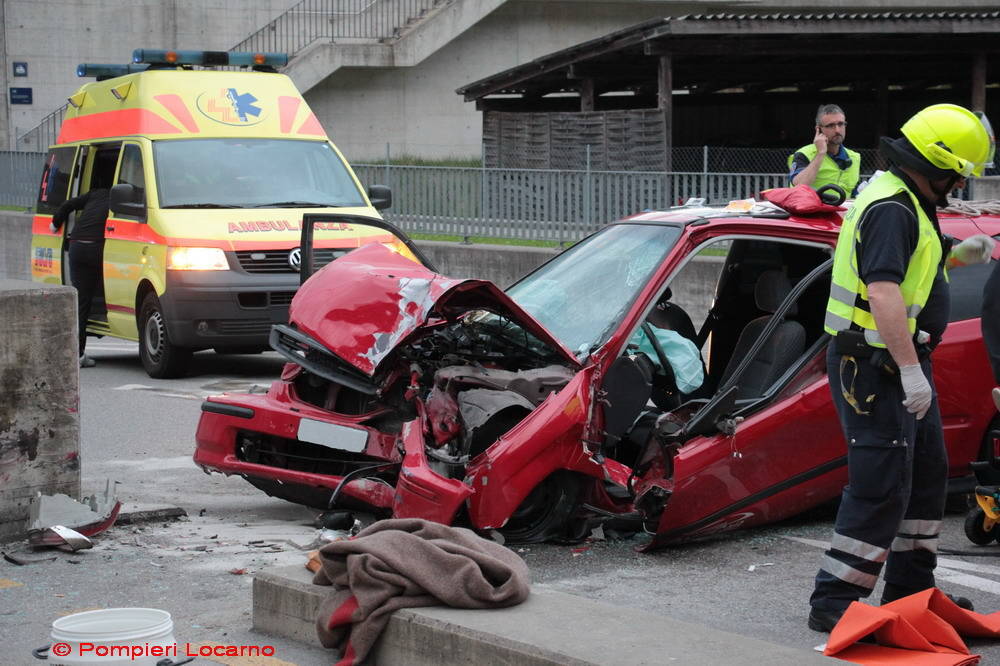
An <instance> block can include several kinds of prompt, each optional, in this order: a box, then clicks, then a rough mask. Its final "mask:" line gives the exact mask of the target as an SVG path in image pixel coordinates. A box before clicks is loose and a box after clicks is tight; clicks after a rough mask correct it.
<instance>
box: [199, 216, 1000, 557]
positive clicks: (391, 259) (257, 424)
mask: <svg viewBox="0 0 1000 666" xmlns="http://www.w3.org/2000/svg"><path fill="white" fill-rule="evenodd" d="M316 221H328V218H327V217H324V216H307V221H306V224H304V234H303V237H304V238H303V240H304V242H303V255H304V257H303V263H304V265H307V266H308V265H311V264H310V263H309V261H308V260H307V257H306V255H309V254H311V253H310V252H309V249H308V247H309V239H308V238H307V234H306V231H307V230H308V229H310V228H311V226H312V224H313V223H315V222H316ZM337 221H344V219H343V218H342V216H341V217H338V218H337ZM347 221H348V222H349V223H352V224H357V223H362V224H373V225H375V226H379V225H382V226H383V228H385V227H391V225H386V224H385V223H383V222H381V221H373V220H366V219H364V218H353V219H351V220H347ZM941 226H942V230H943V231H944V232H945V233H947V234H950V235H952V236H955V237H956V238H959V239H961V238H965V237H967V236H970V235H972V234H976V233H983V232H985V233H988V234H992V235H997V234H1000V216H990V215H980V216H964V215H956V214H943V215H942V217H941ZM838 229H839V218H838V217H837V216H836V214H833V215H832V216H831V215H829V214H828V215H827V216H826V217H797V216H793V215H790V214H789V213H787V212H786V211H784V210H782V209H780V208H777V207H775V206H773V205H770V204H764V205H757V206H755V207H754V208H753V209H752V210H750V211H746V212H739V211H729V210H726V209H721V208H693V207H691V208H687V207H682V208H677V209H673V210H671V211H667V212H648V213H643V214H640V215H636V216H633V217H630V218H628V219H625V220H622V221H620V222H617V223H614V224H611V225H609V226H607V227H605V228H604V229H602V230H600V231H599V232H597V233H595V234H593V235H591V236H589V237H588V238H586V239H584V240H583V241H581V242H579V243H577V244H576V245H574V246H573V247H571V248H569V249H568V250H566V251H565V252H563V253H561V254H559V255H557V256H555V257H554V258H553V259H551V260H550V261H549V262H547V263H546V264H544V265H543V266H541V267H540V268H538V269H537V270H535V271H534V272H532V273H530V274H529V275H527V276H526V277H524V278H522V279H521V280H520V281H519V282H517V283H516V284H515V285H513V286H512V287H510V288H509V289H507V290H506V291H502V290H500V289H498V288H497V287H496V286H495V285H493V284H492V283H490V282H487V281H483V280H471V279H468V280H466V279H452V278H448V277H444V276H441V275H438V274H436V273H435V272H434V271H433V270H432V269H431V268H429V267H428V264H427V263H426V262H423V263H420V262H418V261H415V260H413V259H411V258H409V257H407V256H404V255H403V254H400V253H399V252H398V251H395V250H393V249H390V248H388V247H386V246H384V245H382V244H372V245H368V246H365V247H362V248H359V249H357V250H354V251H352V252H350V253H349V254H347V255H346V256H343V257H341V258H339V259H337V260H336V261H333V262H331V263H329V264H327V265H326V266H324V267H323V268H321V269H320V270H318V271H317V272H316V273H315V274H314V275H313V276H312V277H311V278H310V279H308V280H307V281H306V282H305V283H304V284H303V285H302V286H301V288H300V289H299V291H298V293H297V294H296V295H295V298H294V300H293V301H292V304H291V309H290V322H289V323H288V324H287V325H282V326H275V327H274V330H273V331H272V335H271V344H272V347H273V348H274V349H276V350H277V351H278V352H280V353H281V354H283V355H284V356H285V357H287V358H288V360H289V362H288V363H287V364H286V365H285V367H284V369H283V371H282V374H281V378H280V379H279V380H277V381H275V382H274V383H273V384H272V385H271V387H270V390H269V391H268V392H267V394H266V395H261V394H249V395H243V394H226V395H221V396H217V397H212V398H209V399H208V400H207V401H206V402H205V403H204V404H203V405H202V410H203V413H202V417H201V422H200V424H199V427H198V433H197V450H196V452H195V456H194V458H195V462H196V463H197V464H198V465H200V466H201V467H202V468H203V469H204V470H205V471H216V472H222V473H225V474H239V475H241V476H243V477H244V478H245V479H246V480H247V481H249V482H250V483H252V484H253V485H255V486H256V487H258V488H260V489H262V490H263V491H265V492H266V493H268V494H269V495H273V496H275V497H280V498H283V499H286V500H290V501H292V502H297V503H301V504H305V505H308V506H312V507H317V508H322V509H328V508H332V509H343V510H349V511H363V512H367V513H370V514H374V515H375V516H377V517H420V518H426V519H429V520H435V521H439V522H442V523H446V524H451V523H456V524H462V525H468V526H471V527H473V528H475V529H480V530H487V529H495V530H498V531H499V532H500V533H501V534H503V535H504V536H505V537H506V538H507V540H508V541H512V542H532V541H541V540H545V539H560V538H570V539H572V538H578V537H579V536H581V535H583V534H586V533H587V532H588V531H589V529H590V528H592V527H593V526H595V525H596V524H600V523H602V522H605V523H606V524H607V525H608V526H610V527H615V528H618V529H620V530H631V531H638V530H644V531H646V532H648V533H649V534H651V535H653V539H652V541H651V542H650V544H649V545H650V546H651V547H652V546H658V545H662V544H665V543H668V542H671V541H675V540H680V539H687V538H692V537H696V536H701V535H706V534H710V533H713V532H719V531H723V530H732V529H736V528H741V527H748V526H751V525H756V524H761V523H766V522H770V521H775V520H779V519H781V518H785V517H788V516H791V515H793V514H795V513H798V512H801V511H803V510H805V509H808V508H810V507H813V506H815V505H818V504H820V503H823V502H826V501H828V500H830V499H832V498H835V497H837V496H838V495H839V493H840V490H841V488H842V486H843V485H844V483H845V482H846V478H847V469H846V455H845V454H846V451H845V445H844V441H843V437H842V434H841V430H840V426H839V424H838V422H837V418H836V415H835V413H834V409H833V405H832V402H831V398H830V392H829V388H828V385H827V378H826V373H825V362H824V350H825V347H826V344H827V340H828V337H827V336H826V335H825V334H824V332H823V317H824V312H825V309H826V302H827V296H828V292H829V284H830V267H831V264H832V260H831V257H832V252H833V247H834V245H835V243H836V239H837V232H838ZM397 233H398V232H397ZM404 242H406V243H408V244H409V242H408V241H404ZM409 245H410V247H411V248H412V244H409ZM413 250H414V255H415V256H417V257H419V251H417V250H416V249H415V248H413ZM989 271H990V267H989V266H972V267H966V268H960V269H957V270H953V271H951V285H952V290H951V291H952V306H951V321H950V324H949V326H948V329H947V331H946V333H945V335H944V340H943V342H942V343H941V345H940V346H939V347H938V349H937V351H936V352H935V380H936V385H937V390H938V392H939V400H940V407H941V416H942V419H943V423H944V430H945V439H946V441H947V446H948V451H949V454H950V465H951V476H952V477H953V479H952V480H953V481H954V482H955V483H954V484H953V489H954V490H971V486H972V483H971V478H972V477H971V475H970V468H969V463H970V462H971V461H974V460H977V459H982V458H989V457H992V456H994V455H996V454H997V453H998V448H997V441H996V440H994V438H993V436H992V435H991V434H990V433H991V432H992V430H994V429H996V428H1000V420H998V419H997V416H996V412H995V410H994V408H993V405H992V402H991V400H990V389H991V387H992V385H993V384H992V382H993V380H992V373H991V371H990V367H989V363H988V360H987V356H986V353H985V350H984V348H983V342H982V334H981V331H980V323H979V310H980V301H981V294H982V285H983V283H984V282H985V280H986V278H987V276H988V275H989ZM667 330H669V331H674V332H676V333H677V334H679V336H680V337H682V338H683V339H684V340H686V341H689V342H690V343H693V344H689V343H688V342H684V344H685V345H687V348H688V349H694V350H695V358H698V352H699V351H700V358H698V361H697V363H698V364H701V366H702V367H701V368H696V370H698V372H696V373H694V374H695V375H697V376H698V377H700V381H699V379H698V377H696V378H695V381H694V382H692V381H691V378H690V376H689V377H686V383H684V384H683V386H684V388H683V390H682V389H681V388H680V385H681V382H680V381H679V379H680V375H679V373H678V372H675V370H674V366H675V365H676V363H675V361H674V359H673V358H672V356H671V353H670V352H671V350H670V349H668V348H665V347H664V345H663V344H662V341H663V336H662V335H661V333H662V332H663V331H667ZM674 340H675V341H676V338H674ZM681 342H683V340H682V341H681ZM689 365H690V364H689ZM687 370H690V368H687ZM686 374H687V375H691V373H690V372H687V373H686Z"/></svg>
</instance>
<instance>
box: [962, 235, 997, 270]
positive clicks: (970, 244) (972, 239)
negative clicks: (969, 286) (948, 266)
mask: <svg viewBox="0 0 1000 666" xmlns="http://www.w3.org/2000/svg"><path fill="white" fill-rule="evenodd" d="M994 245H996V241H994V240H993V239H992V238H991V237H990V236H987V235H986V234H976V235H975V236H969V237H968V238H966V239H965V240H964V241H962V242H961V243H959V244H958V245H956V246H955V247H953V248H951V258H952V259H954V263H956V264H957V265H959V266H969V265H971V264H985V263H988V262H989V260H990V255H992V254H993V246H994Z"/></svg>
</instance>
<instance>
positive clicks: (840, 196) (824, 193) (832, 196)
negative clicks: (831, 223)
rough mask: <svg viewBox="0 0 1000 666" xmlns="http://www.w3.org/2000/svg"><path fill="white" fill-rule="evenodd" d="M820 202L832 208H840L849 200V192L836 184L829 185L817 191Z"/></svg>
mask: <svg viewBox="0 0 1000 666" xmlns="http://www.w3.org/2000/svg"><path fill="white" fill-rule="evenodd" d="M816 194H818V195H819V200H820V201H822V202H823V203H825V204H830V205H831V206H839V205H840V204H842V203H844V202H845V201H846V200H847V190H845V189H844V188H842V187H841V186H840V185H837V184H836V183H827V184H826V185H824V186H823V187H821V188H819V189H818V190H816Z"/></svg>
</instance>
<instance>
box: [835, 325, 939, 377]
mask: <svg viewBox="0 0 1000 666" xmlns="http://www.w3.org/2000/svg"><path fill="white" fill-rule="evenodd" d="M833 340H834V350H835V351H836V352H837V353H838V354H840V355H842V356H853V357H854V358H859V359H861V358H866V359H868V362H869V363H871V364H872V366H874V367H876V368H882V369H883V370H885V371H886V372H888V373H890V374H898V373H899V366H898V365H896V361H895V360H893V358H892V354H890V353H889V350H888V349H885V348H884V347H872V346H871V345H870V344H868V343H867V342H866V341H865V334H864V331H858V330H854V329H847V330H844V331H840V332H838V333H837V335H835V336H834V338H833ZM913 347H914V349H915V350H916V352H917V358H918V359H919V360H921V361H923V360H924V359H926V358H928V357H930V355H931V351H932V349H931V346H930V345H928V344H927V343H926V342H917V339H916V336H915V335H914V337H913Z"/></svg>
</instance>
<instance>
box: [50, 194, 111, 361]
mask: <svg viewBox="0 0 1000 666" xmlns="http://www.w3.org/2000/svg"><path fill="white" fill-rule="evenodd" d="M109 194H110V192H109V190H108V189H107V188H104V187H93V188H91V189H90V191H88V192H87V193H85V194H82V195H80V196H78V197H74V198H73V199H69V200H68V201H66V203H64V204H63V205H61V206H59V209H58V210H56V212H55V214H54V215H53V216H52V223H51V224H50V225H49V230H50V231H51V232H52V233H58V232H59V229H60V228H62V226H63V225H64V224H65V223H66V220H67V218H68V217H69V214H70V212H72V211H74V210H79V211H82V212H81V213H80V214H79V215H77V218H76V224H75V225H74V226H73V230H72V231H71V232H70V234H69V277H70V281H71V282H72V283H73V286H74V287H75V288H76V291H77V296H76V298H77V308H78V316H77V320H78V322H79V325H80V333H79V335H80V338H79V340H80V367H81V368H89V367H92V366H94V365H95V363H94V361H93V359H91V358H90V357H88V356H87V355H86V353H85V350H86V347H87V320H88V319H89V318H90V306H91V303H92V302H93V300H94V294H95V293H96V292H97V289H98V287H99V286H100V281H101V279H102V277H103V275H104V225H105V223H106V222H107V219H108V197H109Z"/></svg>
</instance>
